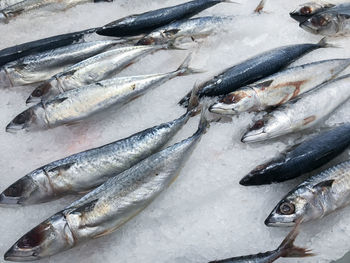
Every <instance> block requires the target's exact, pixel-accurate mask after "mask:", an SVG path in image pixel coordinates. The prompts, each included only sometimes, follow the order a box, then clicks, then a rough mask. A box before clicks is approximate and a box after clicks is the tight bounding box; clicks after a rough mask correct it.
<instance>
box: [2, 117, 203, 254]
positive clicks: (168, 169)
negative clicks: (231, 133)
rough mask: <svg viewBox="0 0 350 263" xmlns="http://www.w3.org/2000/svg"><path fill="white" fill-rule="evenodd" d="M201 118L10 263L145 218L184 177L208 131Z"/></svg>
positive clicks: (26, 242) (28, 238)
mask: <svg viewBox="0 0 350 263" xmlns="http://www.w3.org/2000/svg"><path fill="white" fill-rule="evenodd" d="M207 124H208V123H207V121H206V120H205V118H201V122H200V124H199V128H198V130H197V132H196V133H194V134H193V135H192V136H191V137H189V138H187V139H185V140H183V141H181V142H179V143H176V144H174V145H172V146H169V147H168V148H166V149H164V150H162V151H160V152H158V153H155V154H153V155H151V156H150V157H148V158H146V159H144V160H142V161H141V162H139V163H138V164H136V165H134V166H132V167H131V168H130V169H128V170H126V171H124V172H123V173H121V174H119V175H116V176H114V177H112V178H110V179H108V180H107V181H106V182H105V183H104V184H102V185H101V186H99V187H98V188H96V189H95V190H93V191H91V192H90V193H88V194H87V195H85V196H83V197H82V198H81V199H80V200H78V201H76V202H74V203H73V204H71V205H70V206H69V207H67V208H65V209H64V210H62V211H61V212H58V213H57V214H55V215H53V216H52V217H50V218H48V219H47V220H45V221H44V222H42V223H41V224H39V225H38V226H37V227H35V228H34V229H32V230H31V231H29V232H28V233H27V234H25V235H24V236H23V237H22V238H20V239H19V240H18V241H17V242H16V243H15V244H14V245H13V246H12V247H11V248H10V249H9V250H8V251H7V252H6V253H5V256H4V258H5V260H12V261H29V260H37V259H41V258H44V257H48V256H52V255H55V254H57V253H59V252H62V251H65V250H67V249H70V248H72V247H74V246H76V245H78V244H80V243H83V242H86V241H88V240H89V239H93V238H98V237H101V236H104V235H107V234H110V233H111V232H113V231H115V230H116V229H118V228H119V227H120V226H121V225H123V224H124V223H126V222H127V221H129V220H130V219H131V218H133V217H134V216H136V215H137V214H138V213H140V212H141V211H142V210H143V209H145V208H146V207H147V205H149V204H150V203H151V202H152V201H153V200H154V199H155V198H156V197H157V196H158V195H159V194H160V193H161V192H162V191H163V190H165V189H166V188H167V187H168V186H169V185H170V184H171V183H172V182H174V180H175V179H176V178H177V176H178V175H179V172H180V169H181V166H182V165H183V164H184V163H185V161H186V160H187V159H188V158H189V157H190V154H191V152H192V151H193V149H194V148H195V146H196V144H197V143H198V142H199V140H200V138H201V136H202V134H203V133H204V132H205V130H206V127H207Z"/></svg>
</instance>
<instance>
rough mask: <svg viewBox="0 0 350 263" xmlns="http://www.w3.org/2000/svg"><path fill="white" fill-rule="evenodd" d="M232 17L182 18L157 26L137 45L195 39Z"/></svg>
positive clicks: (209, 32) (212, 30)
mask: <svg viewBox="0 0 350 263" xmlns="http://www.w3.org/2000/svg"><path fill="white" fill-rule="evenodd" d="M232 19H233V18H232V17H219V16H205V17H198V18H192V19H184V20H180V21H176V22H173V23H171V24H169V25H166V26H163V27H161V28H157V29H156V30H154V31H152V32H151V33H149V34H148V35H146V36H144V37H143V38H142V39H140V40H139V41H138V44H139V45H152V44H158V45H159V44H165V43H168V42H169V41H172V42H173V41H175V40H179V39H186V38H188V39H197V38H203V37H206V36H208V35H210V34H212V33H213V32H214V31H215V30H218V28H220V27H222V26H223V25H224V24H225V23H228V22H231V21H232Z"/></svg>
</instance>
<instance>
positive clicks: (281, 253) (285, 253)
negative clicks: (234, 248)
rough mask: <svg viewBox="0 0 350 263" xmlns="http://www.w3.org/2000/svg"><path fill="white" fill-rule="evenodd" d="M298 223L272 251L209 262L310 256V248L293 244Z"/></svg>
mask: <svg viewBox="0 0 350 263" xmlns="http://www.w3.org/2000/svg"><path fill="white" fill-rule="evenodd" d="M298 226H299V225H296V226H295V227H294V228H293V229H292V231H290V232H289V234H288V235H287V236H286V238H285V239H284V240H283V241H282V243H281V245H279V247H278V248H277V249H275V250H273V251H267V252H264V253H259V254H255V255H248V256H241V257H234V258H227V259H223V260H214V261H211V262H209V263H272V262H274V261H276V260H277V259H279V258H281V257H282V258H288V257H311V256H314V254H312V253H310V252H311V250H308V249H305V248H301V247H296V246H294V241H295V239H296V237H297V236H298V234H299V227H298Z"/></svg>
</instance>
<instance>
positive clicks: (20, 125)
mask: <svg viewBox="0 0 350 263" xmlns="http://www.w3.org/2000/svg"><path fill="white" fill-rule="evenodd" d="M33 119H34V111H33V109H32V108H29V109H27V110H25V111H23V112H22V113H20V114H18V115H17V116H16V117H15V118H14V119H13V120H12V121H11V122H10V123H9V124H8V125H7V126H6V132H10V133H11V132H17V131H19V130H23V129H25V128H27V127H28V126H29V124H30V123H31V122H32V121H33Z"/></svg>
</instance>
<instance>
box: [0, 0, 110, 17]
mask: <svg viewBox="0 0 350 263" xmlns="http://www.w3.org/2000/svg"><path fill="white" fill-rule="evenodd" d="M111 1H112V0H23V1H21V2H18V3H16V4H14V5H11V6H8V7H6V8H4V9H2V10H0V23H1V22H2V23H7V22H9V21H10V19H13V18H14V17H16V16H19V15H22V14H25V13H28V12H30V11H33V10H36V9H40V8H51V9H53V8H54V9H55V10H62V11H63V10H66V9H68V8H71V7H73V6H76V5H79V4H84V3H94V2H111Z"/></svg>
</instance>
